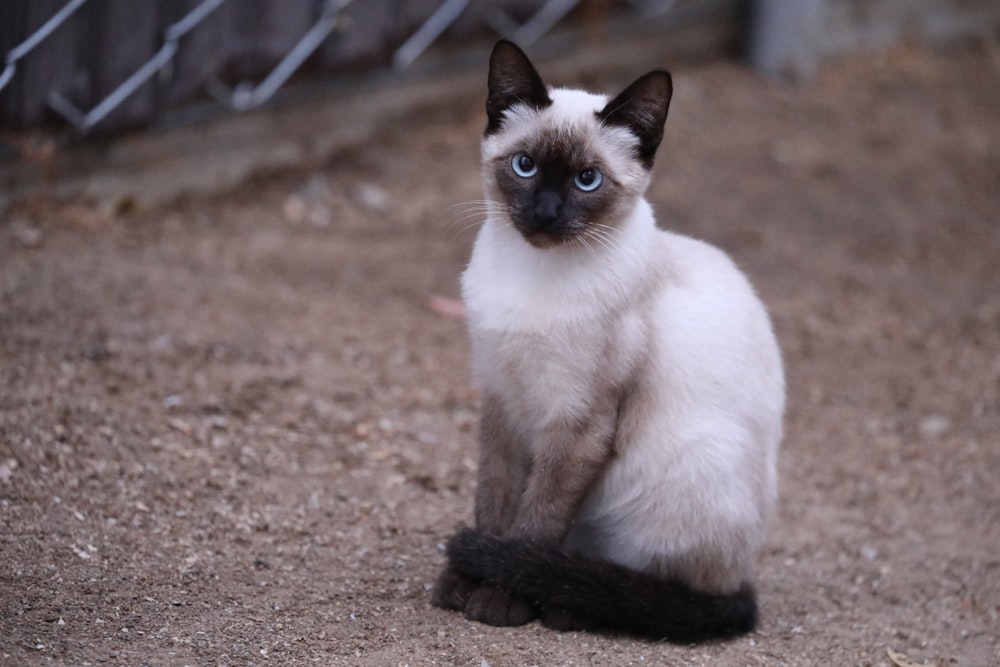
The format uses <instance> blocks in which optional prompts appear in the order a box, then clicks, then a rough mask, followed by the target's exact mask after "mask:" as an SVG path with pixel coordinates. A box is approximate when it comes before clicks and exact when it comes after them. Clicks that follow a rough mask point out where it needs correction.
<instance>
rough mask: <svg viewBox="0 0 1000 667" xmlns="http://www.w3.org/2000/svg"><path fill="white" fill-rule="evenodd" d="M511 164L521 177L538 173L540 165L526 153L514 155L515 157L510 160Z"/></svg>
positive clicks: (528, 176) (529, 176)
mask: <svg viewBox="0 0 1000 667" xmlns="http://www.w3.org/2000/svg"><path fill="white" fill-rule="evenodd" d="M510 166H511V168H513V169H514V173H515V174H517V175H518V176H520V177H521V178H531V177H532V176H534V175H535V174H537V173H538V165H537V164H535V161H534V160H532V159H531V156H530V155H526V154H525V153H517V154H516V155H514V158H513V159H512V160H511V161H510Z"/></svg>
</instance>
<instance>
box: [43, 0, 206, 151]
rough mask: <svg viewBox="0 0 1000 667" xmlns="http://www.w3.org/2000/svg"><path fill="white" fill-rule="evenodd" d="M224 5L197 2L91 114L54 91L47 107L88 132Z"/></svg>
mask: <svg viewBox="0 0 1000 667" xmlns="http://www.w3.org/2000/svg"><path fill="white" fill-rule="evenodd" d="M223 2H225V0H204V2H202V3H200V4H199V5H198V6H197V7H195V8H194V9H192V10H191V11H190V12H188V13H187V14H185V15H184V17H183V18H182V19H181V20H179V21H177V22H176V23H173V24H172V25H170V26H169V27H168V28H167V29H166V30H165V31H164V43H163V46H162V47H160V50H159V51H157V52H156V53H155V54H153V57H152V58H150V59H149V60H147V61H146V62H145V63H143V65H142V66H141V67H140V68H139V69H137V70H136V71H135V72H133V73H132V74H131V75H130V76H129V77H128V78H127V79H125V80H124V81H123V82H121V83H120V84H119V85H118V87H117V88H115V89H114V90H113V91H111V93H110V94H109V95H108V96H107V97H105V98H104V99H103V100H101V101H100V103H98V105H97V106H95V107H94V108H93V109H91V110H90V111H87V112H84V111H82V110H81V109H79V108H77V107H76V105H74V104H73V103H72V102H70V101H69V100H67V99H66V98H65V97H63V95H62V94H60V93H59V92H58V91H56V90H53V91H50V92H49V96H48V104H49V106H50V107H51V108H52V109H53V110H54V111H56V112H57V113H59V114H60V115H61V116H62V117H63V118H65V119H66V120H68V121H69V122H70V123H71V124H72V125H73V126H75V127H76V129H78V130H80V131H81V132H87V131H88V130H90V129H91V128H93V127H94V126H95V125H97V124H98V123H100V122H101V121H102V120H104V118H105V117H106V116H107V115H108V114H109V113H111V112H112V111H114V110H115V109H116V108H117V107H118V105H120V104H121V103H122V102H123V101H125V100H126V99H128V97H130V96H131V95H132V94H134V93H135V91H137V90H138V89H139V88H140V87H141V86H142V85H143V84H144V83H146V82H147V81H148V80H149V79H151V78H152V77H153V75H155V74H156V73H157V72H159V71H160V70H162V69H163V68H164V67H166V66H167V64H168V63H170V61H171V60H173V58H174V55H175V54H176V53H177V49H178V45H179V42H178V40H180V38H181V37H183V36H184V35H186V34H187V33H188V32H190V31H191V30H193V29H194V27H195V26H197V25H198V24H199V23H201V22H202V21H204V20H205V18H206V17H207V16H208V15H209V14H211V13H212V12H213V11H215V10H216V9H218V7H219V5H221V4H222V3H223Z"/></svg>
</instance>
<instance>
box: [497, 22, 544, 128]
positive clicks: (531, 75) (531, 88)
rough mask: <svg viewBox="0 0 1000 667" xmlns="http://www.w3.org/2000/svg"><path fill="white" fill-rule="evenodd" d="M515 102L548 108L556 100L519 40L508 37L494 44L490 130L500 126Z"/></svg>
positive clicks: (537, 107) (538, 107)
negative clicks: (519, 46) (550, 96)
mask: <svg viewBox="0 0 1000 667" xmlns="http://www.w3.org/2000/svg"><path fill="white" fill-rule="evenodd" d="M515 104H527V105H528V106H530V107H534V108H536V109H544V108H545V107H547V106H549V105H550V104H552V100H551V99H549V91H548V89H547V88H546V87H545V84H544V83H543V82H542V77H540V76H539V75H538V72H537V71H536V70H535V67H534V65H532V64H531V61H530V60H528V56H526V55H525V53H524V51H522V50H521V49H520V48H518V46H517V45H516V44H514V43H513V42H508V41H507V40H505V39H502V40H500V41H499V42H497V43H496V46H494V47H493V53H492V54H491V55H490V76H489V95H488V96H487V98H486V116H487V118H488V119H489V120H488V124H487V126H486V134H493V133H494V132H497V131H499V130H500V126H501V124H502V122H503V113H504V111H506V110H507V109H509V108H510V107H512V106H514V105H515Z"/></svg>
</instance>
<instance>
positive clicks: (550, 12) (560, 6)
mask: <svg viewBox="0 0 1000 667" xmlns="http://www.w3.org/2000/svg"><path fill="white" fill-rule="evenodd" d="M578 2H579V0H549V2H546V3H545V4H544V5H542V7H541V9H539V10H538V11H537V12H535V13H534V14H533V15H532V16H531V18H530V19H528V22H527V23H525V24H523V25H522V26H521V27H520V28H518V29H517V30H516V31H515V32H514V34H513V38H514V41H516V42H518V43H519V44H521V45H522V46H526V45H528V44H534V43H535V42H536V41H538V39H539V38H541V37H542V36H543V35H544V34H545V33H547V32H548V31H549V30H551V29H552V27H553V26H555V24H556V23H558V22H559V21H560V20H562V17H564V16H566V14H568V13H569V11H570V10H571V9H573V8H574V7H576V5H577V3H578Z"/></svg>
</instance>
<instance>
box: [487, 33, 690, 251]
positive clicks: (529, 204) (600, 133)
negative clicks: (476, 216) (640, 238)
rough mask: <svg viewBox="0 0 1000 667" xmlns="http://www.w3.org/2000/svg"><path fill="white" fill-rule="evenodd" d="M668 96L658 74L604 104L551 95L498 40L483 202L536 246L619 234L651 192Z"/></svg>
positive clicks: (597, 98) (574, 94) (576, 94)
mask: <svg viewBox="0 0 1000 667" xmlns="http://www.w3.org/2000/svg"><path fill="white" fill-rule="evenodd" d="M672 92H673V85H672V82H671V78H670V74H669V73H668V72H666V71H663V70H655V71H652V72H649V73H648V74H645V75H643V76H641V77H639V78H638V79H637V80H636V81H634V82H633V83H632V84H631V85H629V86H628V87H627V88H625V90H623V91H622V92H621V93H619V94H618V95H616V96H615V97H613V98H611V99H610V100H609V99H608V98H607V97H605V96H603V95H594V94H591V93H587V92H584V91H580V90H566V89H559V88H555V89H549V88H547V87H546V86H545V84H544V83H543V82H542V79H541V77H540V76H539V75H538V72H537V71H536V70H535V68H534V66H533V65H532V64H531V61H530V60H529V59H528V57H527V56H526V55H525V54H524V52H523V51H521V49H519V48H518V47H517V46H516V45H514V44H513V43H512V42H508V41H506V40H501V41H500V42H497V44H496V46H495V47H494V48H493V54H492V55H491V56H490V73H489V96H488V98H487V100H486V115H487V118H488V122H487V126H486V133H485V136H484V138H483V145H482V150H483V178H484V182H485V186H486V191H487V196H488V197H489V198H490V199H493V200H495V201H497V202H499V203H500V204H502V208H503V210H504V211H505V212H506V214H507V215H509V218H510V222H511V223H512V224H513V225H514V226H515V227H516V228H517V230H518V231H520V232H521V234H522V235H523V236H524V238H525V239H526V240H527V241H528V242H529V243H531V244H532V245H533V246H536V247H539V248H545V247H550V246H554V245H559V244H562V243H565V242H567V241H571V240H573V239H576V238H580V237H581V236H582V237H586V235H587V234H588V233H590V234H591V235H594V234H595V233H596V232H595V230H597V229H607V227H615V226H617V224H618V223H620V222H621V221H622V220H623V219H624V218H625V217H626V216H627V215H628V213H629V212H630V211H632V210H633V208H634V207H635V205H636V202H637V200H638V199H639V198H640V197H641V196H642V194H643V192H644V191H645V189H646V187H647V186H648V185H649V172H650V169H651V168H652V166H653V159H654V157H655V155H656V149H657V147H658V146H659V145H660V141H661V140H662V138H663V124H664V122H665V121H666V118H667V109H668V107H669V106H670V97H671V94H672ZM602 226H603V227H602Z"/></svg>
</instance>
